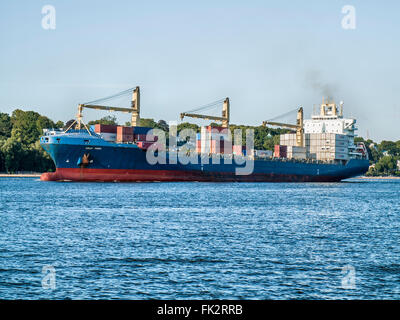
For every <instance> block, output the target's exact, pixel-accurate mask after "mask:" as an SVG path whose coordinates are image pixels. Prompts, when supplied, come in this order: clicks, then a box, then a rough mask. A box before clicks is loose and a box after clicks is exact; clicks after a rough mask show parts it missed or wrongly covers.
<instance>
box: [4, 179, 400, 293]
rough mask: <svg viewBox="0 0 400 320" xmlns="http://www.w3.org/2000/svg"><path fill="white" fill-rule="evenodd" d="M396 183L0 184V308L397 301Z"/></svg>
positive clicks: (399, 188) (399, 193) (399, 212)
mask: <svg viewBox="0 0 400 320" xmlns="http://www.w3.org/2000/svg"><path fill="white" fill-rule="evenodd" d="M399 239H400V180H364V179H359V180H357V179H353V180H349V181H347V182H342V183H294V184H288V183H120V184H117V183H68V182H64V183H63V182H42V181H40V180H39V179H37V178H0V299H400V244H399Z"/></svg>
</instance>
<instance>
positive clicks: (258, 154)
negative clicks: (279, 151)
mask: <svg viewBox="0 0 400 320" xmlns="http://www.w3.org/2000/svg"><path fill="white" fill-rule="evenodd" d="M272 155H273V152H272V151H271V150H254V156H256V157H260V158H271V157H272Z"/></svg>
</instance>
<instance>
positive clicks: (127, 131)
mask: <svg viewBox="0 0 400 320" xmlns="http://www.w3.org/2000/svg"><path fill="white" fill-rule="evenodd" d="M117 142H133V128H132V127H124V126H118V127H117Z"/></svg>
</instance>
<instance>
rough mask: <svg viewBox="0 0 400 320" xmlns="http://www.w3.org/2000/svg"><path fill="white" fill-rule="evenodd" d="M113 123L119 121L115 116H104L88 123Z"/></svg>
mask: <svg viewBox="0 0 400 320" xmlns="http://www.w3.org/2000/svg"><path fill="white" fill-rule="evenodd" d="M98 123H99V124H112V125H118V123H117V118H116V117H115V116H106V117H103V118H101V119H99V120H94V121H89V122H88V125H93V124H98Z"/></svg>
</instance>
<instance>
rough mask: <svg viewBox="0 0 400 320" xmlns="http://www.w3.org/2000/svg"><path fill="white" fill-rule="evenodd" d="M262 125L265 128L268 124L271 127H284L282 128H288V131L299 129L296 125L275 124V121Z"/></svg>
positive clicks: (265, 122) (264, 122)
mask: <svg viewBox="0 0 400 320" xmlns="http://www.w3.org/2000/svg"><path fill="white" fill-rule="evenodd" d="M262 124H263V126H264V127H265V126H266V125H267V124H268V125H270V126H277V127H282V128H288V129H297V128H298V126H297V125H295V124H288V123H281V122H273V121H263V123H262Z"/></svg>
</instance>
